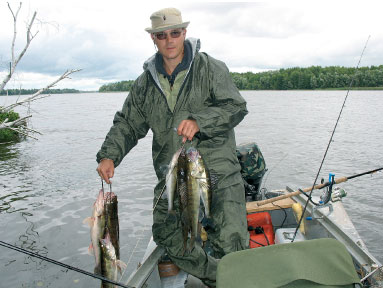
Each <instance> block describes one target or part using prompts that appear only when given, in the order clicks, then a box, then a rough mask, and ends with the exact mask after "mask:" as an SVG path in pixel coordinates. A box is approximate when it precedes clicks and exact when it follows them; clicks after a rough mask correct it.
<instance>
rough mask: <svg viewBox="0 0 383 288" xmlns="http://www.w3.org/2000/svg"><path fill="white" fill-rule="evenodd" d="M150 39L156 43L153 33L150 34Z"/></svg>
mask: <svg viewBox="0 0 383 288" xmlns="http://www.w3.org/2000/svg"><path fill="white" fill-rule="evenodd" d="M150 38H152V40H153V42H154V34H153V33H150Z"/></svg>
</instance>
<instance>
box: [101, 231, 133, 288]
mask: <svg viewBox="0 0 383 288" xmlns="http://www.w3.org/2000/svg"><path fill="white" fill-rule="evenodd" d="M99 241H100V244H101V249H102V254H103V260H102V271H103V276H105V277H107V278H108V279H110V280H114V281H117V280H118V273H120V274H122V270H124V269H126V264H125V263H124V262H122V261H120V260H119V259H118V257H117V255H116V250H115V247H114V246H113V244H112V241H111V237H110V233H109V230H108V229H106V233H105V238H104V239H100V240H99ZM101 287H103V288H112V287H115V285H113V284H110V283H107V282H102V286H101Z"/></svg>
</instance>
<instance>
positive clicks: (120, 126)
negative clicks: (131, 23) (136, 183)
mask: <svg viewBox="0 0 383 288" xmlns="http://www.w3.org/2000/svg"><path fill="white" fill-rule="evenodd" d="M150 19H151V22H152V26H151V27H150V28H147V29H145V30H146V31H147V32H148V33H150V36H151V38H152V40H153V41H154V44H155V45H156V47H157V48H158V52H157V53H156V54H155V55H153V56H152V57H151V58H149V59H148V60H147V61H146V62H145V64H144V72H143V73H142V74H141V75H140V76H139V77H138V79H137V80H136V81H135V83H134V85H133V87H132V89H131V91H130V93H129V96H128V97H127V99H126V101H125V103H124V105H123V107H122V110H121V111H119V112H117V113H116V115H115V118H114V121H113V126H112V127H111V129H110V131H109V133H108V135H107V136H106V139H105V141H104V143H103V145H102V147H101V150H100V151H99V152H98V154H97V161H98V162H99V165H98V168H97V171H98V173H99V175H100V176H101V177H102V178H103V179H104V180H105V181H106V182H107V183H109V181H110V180H109V179H110V178H112V177H113V174H114V168H115V167H117V166H118V165H119V164H120V162H121V160H122V159H123V158H124V156H125V155H126V154H127V153H128V152H129V151H130V150H131V149H132V148H133V147H134V146H135V145H136V144H137V141H138V140H139V139H140V138H142V137H144V136H145V135H146V134H147V132H148V130H149V129H151V130H152V131H153V147H152V157H153V164H154V168H155V171H156V174H157V177H158V180H159V181H158V184H157V186H156V187H155V190H154V195H155V197H154V202H155V201H156V200H157V199H158V197H159V194H160V191H161V189H162V188H163V187H164V185H165V175H164V173H163V170H162V169H160V167H164V166H165V165H168V164H169V163H170V160H171V158H172V155H173V154H174V152H175V151H176V150H177V149H179V148H180V147H181V145H182V143H185V141H187V140H192V139H193V138H194V139H195V137H194V136H196V134H198V138H199V140H198V141H196V140H194V141H193V142H192V144H190V142H188V143H186V144H185V148H187V146H190V145H193V146H194V147H196V148H197V149H198V150H199V152H200V154H201V155H202V157H203V159H204V161H205V163H206V166H207V167H208V169H210V170H211V171H214V172H215V173H216V174H217V175H218V179H219V180H218V184H217V187H216V189H215V190H214V191H213V196H212V198H213V200H212V207H211V210H212V213H211V214H212V216H211V217H212V222H213V224H212V227H213V228H211V229H210V230H209V231H208V239H209V241H210V243H211V245H212V249H213V251H214V253H213V256H214V257H213V256H210V255H208V254H207V253H206V252H205V251H204V250H203V249H202V248H201V247H200V246H199V245H198V244H196V245H195V246H194V248H193V249H192V250H191V251H190V252H189V251H186V252H185V253H184V251H183V250H184V249H183V240H182V239H183V238H182V229H181V226H180V225H181V223H180V219H179V215H178V216H177V219H176V220H174V217H169V216H168V215H167V200H166V199H160V201H159V203H158V205H157V207H156V209H155V211H154V212H153V227H152V232H153V238H154V240H155V242H156V243H157V244H158V245H162V246H164V247H165V248H166V251H167V253H168V255H169V257H170V258H171V260H172V261H173V262H174V263H175V264H176V265H177V266H178V267H180V268H181V269H183V270H184V271H186V272H188V273H190V274H192V275H194V276H196V277H198V278H200V279H201V280H202V281H203V282H204V283H205V284H206V285H208V286H211V287H214V286H215V278H216V275H215V274H216V269H217V259H219V258H221V257H223V256H224V255H225V254H227V253H230V252H233V251H237V250H242V249H245V248H247V246H248V241H249V240H248V239H249V238H248V237H249V236H248V232H247V222H246V206H245V193H244V188H243V181H242V178H241V175H240V165H239V163H238V160H237V157H236V151H235V147H236V144H235V136H234V130H233V128H234V127H235V126H236V125H237V124H238V123H239V122H240V121H241V120H242V119H243V118H244V116H245V115H246V114H247V110H246V102H245V100H244V99H243V98H242V97H241V95H240V94H239V92H238V90H237V88H236V87H235V85H234V84H233V81H232V79H231V77H230V74H229V71H228V69H227V67H226V65H225V64H224V63H223V62H221V61H218V60H216V59H214V58H212V57H210V56H209V55H207V54H205V53H200V52H199V49H200V42H199V40H198V39H193V38H189V39H186V27H187V26H188V24H189V22H183V21H182V17H181V13H180V12H179V11H178V10H177V9H174V8H166V9H162V10H160V11H157V12H155V13H153V14H152V15H151V17H150ZM185 39H186V40H185ZM174 128H176V130H177V131H176V133H175V131H174Z"/></svg>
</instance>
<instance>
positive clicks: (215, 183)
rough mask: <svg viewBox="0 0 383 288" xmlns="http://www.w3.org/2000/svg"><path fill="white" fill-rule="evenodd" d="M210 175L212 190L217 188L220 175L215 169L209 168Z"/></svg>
mask: <svg viewBox="0 0 383 288" xmlns="http://www.w3.org/2000/svg"><path fill="white" fill-rule="evenodd" d="M209 176H210V186H211V189H212V190H215V189H216V188H217V186H218V182H219V176H218V173H217V172H216V171H214V170H213V169H211V170H209Z"/></svg>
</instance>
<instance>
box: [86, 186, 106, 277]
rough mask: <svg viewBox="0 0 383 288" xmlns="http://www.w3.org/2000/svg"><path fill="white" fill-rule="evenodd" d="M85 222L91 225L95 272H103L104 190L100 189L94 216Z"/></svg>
mask: <svg viewBox="0 0 383 288" xmlns="http://www.w3.org/2000/svg"><path fill="white" fill-rule="evenodd" d="M84 223H87V224H89V226H90V239H91V244H90V246H89V249H88V251H89V254H92V255H94V258H95V261H96V266H95V268H94V273H95V274H101V257H102V255H101V246H100V239H102V238H103V237H104V230H105V208H104V192H103V190H100V192H99V193H98V197H97V199H96V201H95V202H94V204H93V213H92V217H88V218H86V219H85V220H84Z"/></svg>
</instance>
